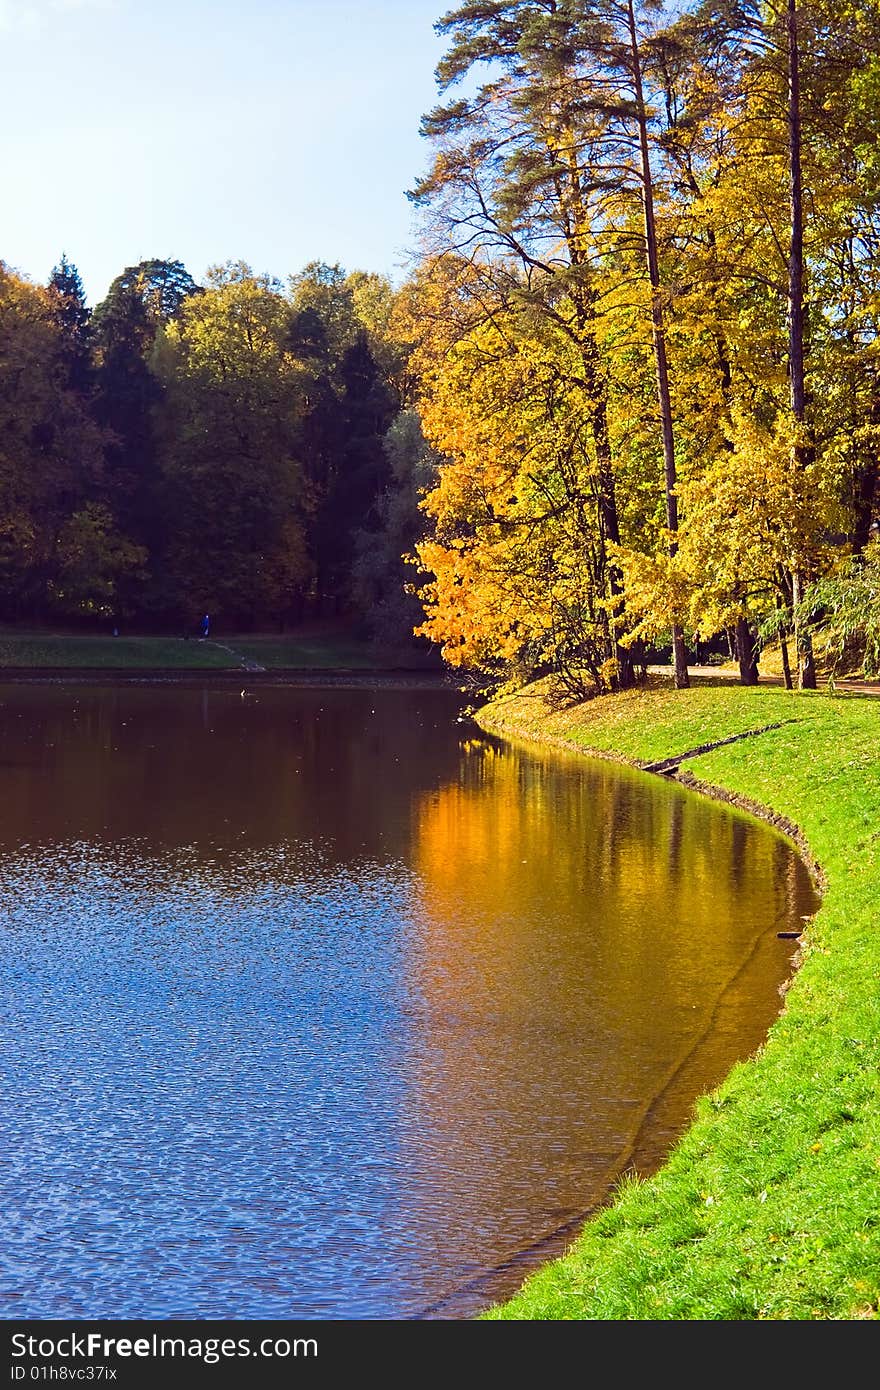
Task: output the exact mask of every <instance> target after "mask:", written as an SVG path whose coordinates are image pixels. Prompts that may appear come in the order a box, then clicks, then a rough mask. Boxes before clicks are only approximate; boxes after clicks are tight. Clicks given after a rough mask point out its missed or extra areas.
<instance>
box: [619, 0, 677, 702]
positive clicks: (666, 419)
mask: <svg viewBox="0 0 880 1390" xmlns="http://www.w3.org/2000/svg"><path fill="white" fill-rule="evenodd" d="M626 14H627V27H628V29H629V40H630V56H631V61H632V79H633V90H634V95H635V105H636V119H637V122H638V127H639V152H640V156H641V174H642V207H643V210H644V215H645V249H646V253H647V261H648V278H649V280H650V282H651V329H652V336H653V341H654V363H655V367H656V371H657V400H658V403H659V406H660V420H661V425H662V429H663V473H664V489H665V493H666V525H667V527H668V529H669V534H670V541H669V554H670V556H671V557H674V556H675V555H676V553H677V551H678V541H677V540H676V535H677V532H678V497H677V495H676V490H675V488H676V481H677V480H676V469H675V434H674V431H673V424H672V397H671V395H670V391H669V364H668V361H667V355H666V329H665V326H664V322H663V301H662V298H661V292H660V258H659V256H658V253H657V225H656V221H655V218H654V180H653V176H652V173H651V150H650V146H649V143H648V116H647V111H646V108H645V93H644V87H643V84H642V55H641V51H640V49H639V38H638V32H637V30H636V17H635V10H634V8H633V0H627V7H626ZM672 654H673V661H674V665H675V684H676V688H677V689H679V690H683V689H686V688H687V686H688V685H690V681H689V679H688V669H687V655H686V653H685V647H684V634H683V632H682V630H681V627H680V626H679V625H678V624H674V625H673V628H672Z"/></svg>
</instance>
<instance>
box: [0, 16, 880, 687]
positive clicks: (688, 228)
mask: <svg viewBox="0 0 880 1390" xmlns="http://www.w3.org/2000/svg"><path fill="white" fill-rule="evenodd" d="M436 27H437V30H438V32H439V33H440V34H441V35H442V36H443V37H444V39H445V40H446V42H447V49H446V53H445V56H444V57H443V59H442V60H441V62H440V64H439V67H438V71H437V78H438V89H439V95H440V100H439V103H438V105H437V106H436V107H435V109H434V110H432V111H430V112H429V113H428V114H427V115H426V116H425V117H424V120H423V125H422V129H423V133H424V135H425V137H426V139H427V140H428V141H429V143H430V147H431V150H432V158H431V160H430V163H429V165H428V168H427V172H426V173H425V174H424V176H423V177H422V178H421V179H420V180H419V181H418V183H417V184H416V186H415V187H414V188H413V189H412V190H411V193H410V197H411V198H412V200H413V202H414V204H415V205H416V206H417V207H418V208H419V209H420V212H421V216H422V219H423V221H422V238H421V246H422V249H421V258H420V260H419V263H418V264H417V265H416V266H415V267H414V269H413V272H412V274H411V275H410V276H409V278H408V279H407V280H406V281H405V282H404V284H403V285H401V286H399V287H397V288H393V287H392V286H391V285H390V284H389V283H388V282H387V281H386V280H384V279H382V278H381V277H379V276H376V275H370V274H364V273H361V272H356V273H354V274H346V273H344V272H343V271H342V270H341V269H339V267H336V266H326V265H320V264H315V265H310V266H307V267H306V268H305V269H304V270H303V271H302V272H300V273H299V274H297V275H294V276H292V277H291V278H290V280H289V281H288V282H287V283H286V284H285V285H283V286H282V285H280V284H278V283H276V282H274V281H272V280H270V279H268V278H266V277H265V276H260V275H255V274H253V273H252V272H251V270H250V269H249V268H248V267H247V266H245V265H241V264H234V263H233V264H229V265H226V266H222V267H219V268H217V269H215V270H213V271H211V272H210V274H209V275H208V276H207V278H206V280H205V283H204V284H201V285H196V284H195V283H194V282H193V280H192V279H191V277H190V276H189V275H188V274H187V272H186V270H185V269H184V267H183V266H182V265H180V264H178V263H177V262H165V261H147V262H144V263H143V264H141V265H138V266H134V267H131V268H130V269H127V270H125V271H124V272H123V273H122V274H121V275H120V276H119V277H118V278H117V280H115V281H114V283H113V285H112V286H111V288H110V291H109V293H108V294H107V297H106V299H105V300H104V301H103V303H101V304H99V305H98V306H97V307H96V308H95V310H94V312H93V313H90V312H89V311H88V309H87V307H86V305H85V304H84V303H83V296H82V290H81V286H80V283H79V278H78V276H77V274H76V271H75V269H74V268H73V266H71V265H70V264H68V263H67V261H65V260H62V261H61V263H60V264H59V266H58V268H57V270H56V271H55V273H54V274H53V276H52V279H51V283H50V284H49V285H48V286H47V287H45V288H43V287H38V286H35V285H32V284H30V283H28V282H27V281H25V280H23V279H21V278H20V277H19V276H17V275H15V274H13V273H12V272H11V271H9V270H6V271H4V272H3V274H2V277H0V316H2V321H0V327H2V342H3V355H2V359H0V412H2V418H0V450H2V453H0V467H2V472H0V615H2V616H4V617H6V618H24V617H47V616H49V615H51V614H67V615H71V616H73V615H77V614H79V615H88V614H92V615H110V616H112V615H117V614H118V615H124V616H125V617H127V618H129V617H130V618H131V619H133V620H136V621H138V622H140V623H156V624H163V625H166V624H169V623H174V624H179V623H186V622H191V621H193V620H194V619H195V617H196V615H198V614H199V613H200V612H202V611H211V612H212V613H216V614H217V615H218V616H220V617H222V618H223V619H224V620H225V621H226V622H228V623H229V624H234V625H236V626H254V625H260V624H266V623H284V622H293V621H296V620H298V619H301V618H303V617H305V616H307V615H314V614H322V615H326V614H328V613H331V612H332V613H336V612H338V613H343V612H347V613H349V614H352V615H360V616H361V618H362V620H363V621H364V622H366V623H369V625H370V627H371V629H372V631H373V632H374V634H375V635H377V636H382V637H383V638H387V637H392V636H393V639H394V640H400V639H401V638H403V639H408V636H409V634H411V633H412V631H413V628H414V627H416V628H418V630H419V632H420V633H421V635H422V636H423V637H424V638H427V639H428V640H429V641H431V642H432V643H434V644H435V645H436V647H438V648H439V649H440V650H442V652H443V654H444V657H445V658H446V660H447V661H448V662H450V663H451V664H453V665H456V666H458V667H461V668H464V669H470V670H474V671H476V672H478V673H480V675H481V677H482V678H489V679H491V680H495V681H497V682H499V683H503V682H517V681H520V680H523V679H528V678H529V677H530V676H531V675H534V674H538V673H540V674H552V675H553V676H554V677H555V678H556V681H557V683H558V686H559V688H560V690H561V691H562V692H563V693H566V694H568V695H571V696H572V697H575V698H577V697H579V696H581V695H584V694H589V693H591V692H594V691H605V690H613V689H618V688H625V687H626V686H628V685H631V684H632V683H633V682H634V681H635V680H637V679H639V678H640V676H641V674H642V672H643V669H644V656H645V652H646V650H647V649H648V647H649V646H650V645H652V644H653V645H656V644H659V645H661V646H665V647H666V648H667V649H668V650H669V651H670V652H671V654H672V657H673V660H674V666H675V679H676V684H677V685H680V686H683V685H686V684H687V681H688V675H687V657H688V655H692V654H693V651H694V646H695V643H697V642H698V641H699V642H710V643H713V644H714V645H715V646H716V647H720V645H721V644H722V643H727V644H729V646H730V649H731V650H735V651H736V654H737V656H738V658H739V664H740V671H741V676H742V679H743V681H744V682H746V683H754V682H755V681H756V680H757V678H758V675H757V667H756V659H757V656H758V653H759V651H760V650H761V644H762V643H766V642H768V641H773V642H775V643H777V644H778V647H779V651H780V654H781V663H782V668H783V671H784V675H785V678H786V681H787V682H788V683H790V684H794V683H797V684H799V685H802V686H806V687H811V686H814V685H815V683H816V669H817V668H816V654H817V650H818V649H817V647H816V643H817V641H818V642H819V643H821V644H822V650H823V653H824V657H825V660H826V661H827V663H828V667H827V669H832V668H833V667H834V666H835V665H836V664H838V663H839V664H842V665H843V666H844V667H847V666H848V667H849V668H850V669H852V667H853V663H855V664H856V665H858V664H859V663H861V664H862V666H863V668H864V669H865V670H876V669H878V667H880V462H878V461H880V333H878V328H880V154H878V151H880V6H878V0H846V3H842V2H841V0H770V2H769V3H763V0H762V3H758V2H757V0H711V2H710V3H702V4H700V3H693V4H691V5H689V6H686V5H677V6H676V7H675V12H674V13H664V11H663V9H662V7H660V6H658V5H656V4H652V3H647V0H644V2H642V0H596V3H578V4H570V3H567V0H558V3H554V4H544V3H539V2H538V0H497V3H492V4H486V3H483V2H482V0H465V3H462V4H460V5H458V6H457V7H456V8H455V9H453V10H452V11H450V13H449V14H447V15H445V16H444V17H443V18H442V19H440V20H438V23H437V26H436ZM404 557H409V560H410V561H412V563H409V561H408V560H406V559H405V558H404Z"/></svg>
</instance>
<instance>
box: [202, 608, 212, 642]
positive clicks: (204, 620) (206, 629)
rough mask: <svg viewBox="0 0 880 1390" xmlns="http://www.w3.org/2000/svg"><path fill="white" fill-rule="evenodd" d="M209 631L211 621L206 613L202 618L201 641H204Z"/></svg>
mask: <svg viewBox="0 0 880 1390" xmlns="http://www.w3.org/2000/svg"><path fill="white" fill-rule="evenodd" d="M210 630H211V619H210V616H209V615H208V614H207V613H206V614H205V616H204V618H202V639H203V640H204V638H206V637H207V635H208V633H209V632H210Z"/></svg>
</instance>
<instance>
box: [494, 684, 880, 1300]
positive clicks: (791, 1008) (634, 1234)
mask: <svg viewBox="0 0 880 1390" xmlns="http://www.w3.org/2000/svg"><path fill="white" fill-rule="evenodd" d="M478 720H479V722H480V723H481V724H482V725H483V726H484V727H485V728H487V729H490V730H492V731H494V732H496V733H503V732H505V731H506V732H508V733H510V734H516V735H520V736H525V737H533V738H534V737H537V738H541V739H543V740H545V741H548V742H560V743H565V744H566V745H567V746H571V747H577V748H581V749H583V750H588V749H595V750H598V751H600V752H602V753H604V754H606V755H609V756H615V757H623V758H625V759H626V760H628V761H632V762H636V763H647V762H652V761H654V760H659V759H661V758H665V757H670V756H673V755H675V754H678V753H682V752H684V751H686V750H687V749H689V748H692V747H695V746H697V745H700V744H704V743H707V742H712V741H715V740H718V739H722V738H725V737H726V736H728V735H730V734H733V733H741V732H743V731H745V730H747V729H753V728H757V727H759V726H761V725H764V724H771V723H777V722H781V721H789V720H791V721H794V722H790V723H789V722H786V723H784V724H783V725H782V727H780V728H777V729H773V730H770V731H768V732H766V733H763V734H760V735H758V736H757V737H754V738H749V739H745V740H743V741H742V742H737V743H733V744H730V745H728V746H727V747H724V748H719V749H716V750H715V751H713V752H711V753H708V754H705V755H703V756H701V757H698V758H695V759H693V760H692V761H688V762H687V763H685V764H684V768H685V769H686V770H687V771H688V772H689V773H691V774H692V775H693V776H695V777H697V778H699V779H700V780H702V781H705V782H707V783H711V784H713V785H715V786H717V787H721V788H725V789H727V790H728V791H730V792H732V793H734V794H736V795H737V796H740V797H744V798H748V799H749V800H752V801H755V802H760V803H761V804H762V805H764V806H766V807H768V808H771V809H772V811H774V812H775V813H776V814H778V815H780V816H783V817H785V818H787V819H788V820H789V821H791V822H793V823H794V824H795V825H797V826H799V827H800V828H801V829H802V831H803V832H804V834H805V835H806V838H807V841H808V843H809V846H810V848H811V850H812V853H813V854H814V855H815V857H816V859H817V860H818V863H819V865H820V866H821V869H822V871H823V873H824V875H825V877H826V879H827V884H828V887H827V892H826V894H825V898H824V900H823V904H822V908H821V910H820V912H819V914H818V916H817V917H816V918H815V919H814V920H813V921H812V922H811V923H810V924H809V926H808V928H807V931H806V935H805V938H804V950H803V955H804V960H803V964H802V966H801V968H800V970H799V971H798V973H797V974H796V976H795V978H794V982H793V984H792V986H791V988H790V989H789V990H788V992H787V994H786V996H785V1005H784V1010H783V1012H782V1014H781V1016H780V1017H779V1019H778V1020H777V1021H776V1023H775V1024H774V1025H773V1027H772V1029H771V1031H770V1035H769V1037H768V1040H767V1043H766V1045H765V1046H764V1047H763V1048H762V1049H761V1050H760V1052H759V1053H758V1054H757V1055H756V1056H755V1057H753V1058H752V1059H750V1060H749V1061H748V1062H746V1063H743V1064H741V1065H739V1066H737V1067H736V1068H735V1069H734V1071H733V1072H732V1073H731V1075H730V1076H729V1077H728V1079H727V1080H726V1081H725V1083H724V1084H723V1085H722V1086H720V1087H719V1088H718V1089H717V1090H716V1091H714V1092H712V1093H711V1094H710V1095H708V1096H705V1097H703V1098H702V1099H701V1100H700V1101H699V1102H698V1105H697V1107H696V1112H695V1120H694V1123H693V1125H692V1127H691V1128H690V1130H689V1131H688V1132H687V1134H686V1135H685V1136H684V1137H683V1139H682V1140H681V1141H680V1142H679V1143H678V1144H677V1146H676V1147H675V1149H674V1150H673V1152H672V1154H671V1156H670V1158H669V1160H668V1162H667V1164H666V1165H665V1166H664V1168H663V1169H662V1170H661V1171H660V1172H659V1173H656V1174H655V1175H654V1176H653V1177H650V1178H648V1179H645V1180H639V1179H628V1180H625V1181H624V1182H623V1183H622V1184H621V1186H620V1189H619V1191H618V1192H617V1194H616V1195H615V1197H614V1200H613V1201H612V1202H611V1203H609V1205H608V1206H607V1207H606V1208H604V1209H603V1210H602V1211H601V1212H599V1213H598V1214H597V1215H596V1216H594V1217H593V1218H592V1219H591V1220H590V1221H589V1222H588V1223H587V1225H586V1227H585V1228H584V1230H583V1232H582V1234H581V1235H580V1237H579V1238H578V1239H577V1241H576V1242H575V1243H574V1244H573V1246H572V1247H571V1249H570V1251H569V1252H568V1254H567V1255H566V1256H565V1257H564V1258H563V1259H561V1260H559V1261H556V1262H554V1263H553V1264H550V1265H548V1266H546V1267H545V1268H544V1269H543V1270H541V1271H539V1272H538V1273H537V1274H536V1275H534V1276H533V1277H532V1278H531V1279H529V1280H528V1282H527V1283H526V1284H525V1286H524V1288H523V1290H522V1291H521V1292H520V1293H519V1294H518V1295H517V1296H516V1297H515V1298H513V1299H512V1300H511V1301H510V1302H508V1303H506V1304H505V1305H503V1306H500V1307H498V1308H494V1309H492V1310H490V1311H489V1312H488V1313H487V1314H485V1316H486V1317H488V1318H493V1319H495V1318H520V1319H522V1318H527V1319H549V1318H567V1319H580V1318H584V1319H603V1320H607V1319H637V1320H645V1319H662V1320H673V1319H709V1318H711V1319H761V1318H777V1319H779V1318H782V1319H816V1318H831V1319H862V1318H870V1319H876V1318H878V1316H880V1313H878V1305H880V700H877V699H872V698H870V697H862V698H859V697H856V696H853V695H837V696H831V695H827V694H822V693H819V694H815V693H814V694H808V693H804V694H801V693H796V692H794V693H793V692H787V691H784V690H781V689H774V688H766V689H761V688H760V687H759V688H757V689H750V690H747V689H743V688H740V687H735V686H728V687H725V686H719V685H714V684H713V685H704V686H695V688H693V689H691V690H687V691H678V692H676V691H674V690H672V689H671V688H670V687H669V685H668V683H663V684H662V685H661V683H659V682H655V684H654V688H652V689H649V690H646V691H639V692H632V693H627V694H625V695H619V696H608V697H605V698H602V699H599V700H594V701H592V702H589V703H587V704H583V705H580V706H577V707H575V708H574V709H571V710H568V711H564V712H557V713H551V712H549V711H548V710H547V708H546V707H545V706H544V704H543V702H542V701H541V700H540V698H538V696H536V695H535V694H534V693H530V692H525V693H522V694H520V695H514V696H510V697H507V698H505V699H503V700H499V701H497V702H495V703H494V704H492V705H489V706H488V707H487V708H486V709H485V710H484V711H482V713H481V714H479V715H478Z"/></svg>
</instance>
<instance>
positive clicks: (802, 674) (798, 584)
mask: <svg viewBox="0 0 880 1390" xmlns="http://www.w3.org/2000/svg"><path fill="white" fill-rule="evenodd" d="M786 4H787V8H786V38H787V48H788V158H789V195H790V203H791V243H790V249H789V257H788V364H789V377H790V385H791V413H792V415H793V416H794V421H795V427H796V428H797V430H798V439H797V440H796V442H795V446H794V463H795V467H796V468H798V469H802V468H805V467H806V465H807V463H808V461H809V448H808V446H807V444H806V441H805V440H804V438H803V428H804V424H805V419H806V408H807V391H806V377H805V371H804V319H805V308H804V191H803V174H802V163H801V78H800V53H799V49H798V12H797V0H786ZM791 587H792V606H793V610H794V636H795V647H796V650H797V663H798V684H799V686H800V688H801V689H802V690H815V689H816V666H815V662H814V659H813V643H812V640H811V638H810V634H809V632H807V631H805V630H804V627H803V624H802V623H801V621H800V618H799V616H798V604H799V603H800V601H801V599H802V597H803V587H804V585H803V575H802V573H801V570H800V563H799V562H798V561H796V562H795V563H794V565H793V566H792V575H791Z"/></svg>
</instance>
